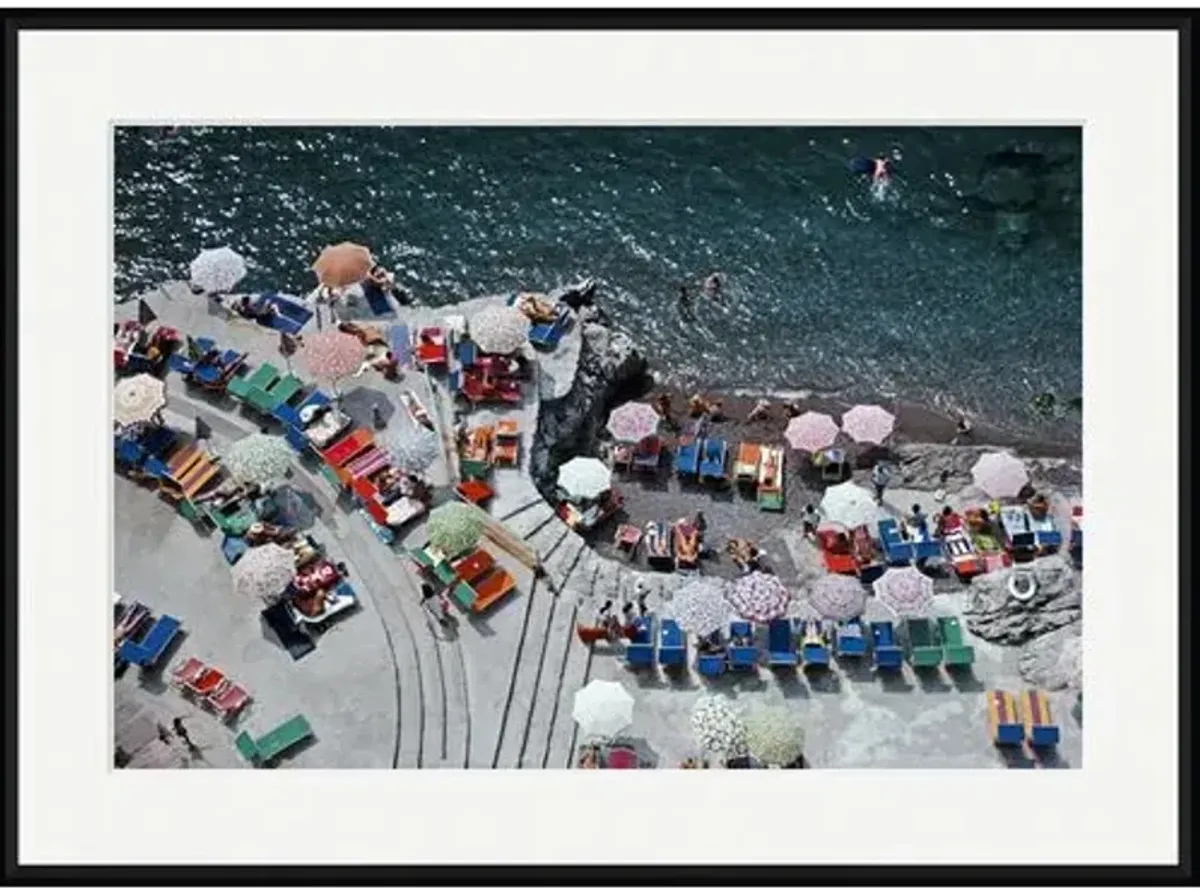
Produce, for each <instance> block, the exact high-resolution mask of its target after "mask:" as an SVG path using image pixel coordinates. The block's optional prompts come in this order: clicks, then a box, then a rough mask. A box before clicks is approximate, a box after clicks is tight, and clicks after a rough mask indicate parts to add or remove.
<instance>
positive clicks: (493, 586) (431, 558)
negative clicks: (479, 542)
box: [409, 545, 517, 614]
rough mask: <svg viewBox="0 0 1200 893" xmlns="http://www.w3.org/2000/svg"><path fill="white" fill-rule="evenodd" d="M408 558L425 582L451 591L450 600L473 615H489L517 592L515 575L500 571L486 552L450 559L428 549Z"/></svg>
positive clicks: (423, 549)
mask: <svg viewBox="0 0 1200 893" xmlns="http://www.w3.org/2000/svg"><path fill="white" fill-rule="evenodd" d="M409 556H410V557H411V558H412V560H413V563H414V564H416V566H417V570H418V572H419V573H420V574H421V576H422V578H423V579H427V580H429V581H430V582H431V583H433V584H435V585H437V586H441V587H442V588H443V589H445V590H446V591H448V593H449V595H450V598H451V600H452V601H453V602H454V603H455V604H456V605H458V606H459V607H460V608H461V609H462V610H464V611H466V612H468V613H471V614H481V613H483V612H484V611H487V610H488V609H489V608H490V607H492V605H494V604H496V603H497V602H499V601H501V600H502V599H503V598H505V596H507V595H509V594H511V593H513V592H515V591H516V588H517V581H516V579H515V578H514V577H513V575H512V574H510V573H509V572H508V571H507V570H505V569H504V568H502V567H500V566H499V565H498V564H497V563H496V559H495V557H493V555H492V553H491V552H489V551H487V550H486V549H479V548H476V549H473V550H471V551H470V552H468V553H466V554H464V555H460V556H457V557H450V556H445V555H442V554H441V553H440V552H438V551H437V550H435V549H433V548H431V547H430V546H429V545H425V546H422V547H421V548H420V549H413V550H412V551H411V552H410V553H409Z"/></svg>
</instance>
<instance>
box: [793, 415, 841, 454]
mask: <svg viewBox="0 0 1200 893" xmlns="http://www.w3.org/2000/svg"><path fill="white" fill-rule="evenodd" d="M840 430H841V429H840V428H838V425H837V422H835V421H834V420H833V417H832V416H828V415H826V414H825V413H823V412H806V413H804V414H803V415H799V416H796V418H794V419H792V420H791V421H790V422H788V426H787V429H786V430H785V431H784V432H783V436H784V437H786V438H787V442H788V443H789V444H791V446H792V449H794V450H803V451H804V452H807V453H811V452H814V451H816V450H823V449H825V447H827V446H829V445H830V444H832V443H833V442H834V441H835V440H837V436H838V431H840Z"/></svg>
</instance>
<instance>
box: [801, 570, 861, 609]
mask: <svg viewBox="0 0 1200 893" xmlns="http://www.w3.org/2000/svg"><path fill="white" fill-rule="evenodd" d="M808 604H809V605H810V606H811V607H812V609H813V610H814V611H816V612H817V614H819V615H820V616H821V617H825V618H828V619H829V620H853V619H854V618H855V617H858V616H859V615H861V614H862V612H863V608H864V607H866V604H867V591H866V590H865V589H863V585H862V583H860V582H859V580H858V578H857V577H847V576H845V575H844V574H826V575H825V576H824V577H821V578H820V579H819V580H817V582H816V583H814V584H813V587H812V590H811V591H810V592H809V593H808Z"/></svg>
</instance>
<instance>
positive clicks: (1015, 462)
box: [971, 453, 1029, 499]
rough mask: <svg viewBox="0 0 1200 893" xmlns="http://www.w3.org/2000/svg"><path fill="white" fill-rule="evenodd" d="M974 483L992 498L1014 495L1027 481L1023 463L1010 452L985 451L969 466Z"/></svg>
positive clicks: (1027, 476)
mask: <svg viewBox="0 0 1200 893" xmlns="http://www.w3.org/2000/svg"><path fill="white" fill-rule="evenodd" d="M971 476H972V477H973V478H974V479H975V483H976V484H977V485H979V488H980V489H981V490H983V492H984V493H986V494H987V495H988V496H990V497H992V498H993V499H1006V498H1009V497H1013V496H1016V495H1017V494H1018V493H1020V492H1021V490H1022V489H1024V487H1025V485H1026V484H1028V483H1029V474H1028V472H1026V471H1025V463H1023V462H1022V461H1021V460H1020V459H1018V458H1017V457H1016V456H1014V455H1013V454H1012V453H986V454H984V455H982V456H980V457H979V461H978V462H976V463H975V464H974V466H972V468H971Z"/></svg>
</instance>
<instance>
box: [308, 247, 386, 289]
mask: <svg viewBox="0 0 1200 893" xmlns="http://www.w3.org/2000/svg"><path fill="white" fill-rule="evenodd" d="M374 265H375V258H373V257H372V256H371V249H370V248H367V247H365V246H363V245H356V244H354V243H353V242H341V243H339V244H337V245H326V246H325V248H324V249H322V251H321V255H320V256H319V257H318V258H317V262H316V263H315V264H313V266H312V268H313V272H314V273H316V274H317V279H318V281H319V282H320V283H321V284H322V285H327V286H329V287H330V288H345V287H346V286H347V285H353V284H354V283H356V282H361V281H362V280H363V279H365V278H366V277H367V274H368V273H370V272H371V267H373V266H374Z"/></svg>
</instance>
